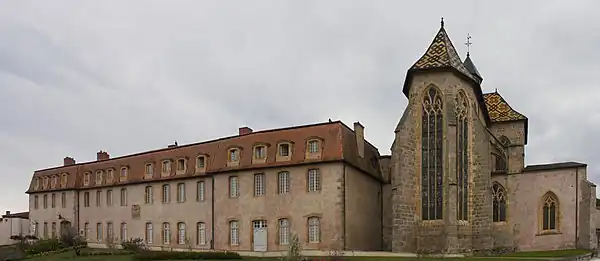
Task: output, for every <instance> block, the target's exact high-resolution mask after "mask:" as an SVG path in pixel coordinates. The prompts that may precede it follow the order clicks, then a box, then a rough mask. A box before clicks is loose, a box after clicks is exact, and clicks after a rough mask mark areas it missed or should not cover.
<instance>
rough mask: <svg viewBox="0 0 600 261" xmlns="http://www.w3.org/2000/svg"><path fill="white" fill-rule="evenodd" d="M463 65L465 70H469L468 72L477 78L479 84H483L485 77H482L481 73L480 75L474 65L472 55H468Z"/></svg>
mask: <svg viewBox="0 0 600 261" xmlns="http://www.w3.org/2000/svg"><path fill="white" fill-rule="evenodd" d="M463 64H464V65H465V68H467V71H469V73H471V75H473V77H475V79H476V80H477V82H478V83H479V84H481V83H482V82H483V77H482V76H481V73H479V70H477V67H476V66H475V63H473V61H472V60H471V55H470V54H469V53H467V58H466V59H465V61H464V62H463Z"/></svg>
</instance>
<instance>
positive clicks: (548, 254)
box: [503, 249, 591, 257]
mask: <svg viewBox="0 0 600 261" xmlns="http://www.w3.org/2000/svg"><path fill="white" fill-rule="evenodd" d="M588 253H591V251H589V250H585V249H566V250H554V251H531V252H516V253H510V254H505V255H503V256H506V257H568V256H579V255H583V254H588Z"/></svg>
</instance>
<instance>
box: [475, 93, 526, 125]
mask: <svg viewBox="0 0 600 261" xmlns="http://www.w3.org/2000/svg"><path fill="white" fill-rule="evenodd" d="M483 99H484V100H485V105H486V106H487V109H488V114H489V115H490V119H491V120H492V122H506V121H517V120H527V117H525V116H524V115H523V114H521V113H519V112H517V111H515V110H514V109H513V108H512V107H510V105H508V102H506V100H504V98H502V96H501V95H500V94H499V93H498V92H492V93H484V94H483Z"/></svg>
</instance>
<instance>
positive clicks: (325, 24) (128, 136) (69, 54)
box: [0, 0, 600, 211]
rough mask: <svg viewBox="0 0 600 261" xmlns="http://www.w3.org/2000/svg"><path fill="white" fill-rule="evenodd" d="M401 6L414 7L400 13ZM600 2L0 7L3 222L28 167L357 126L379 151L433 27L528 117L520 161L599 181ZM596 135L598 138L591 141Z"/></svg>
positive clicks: (22, 197)
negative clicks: (242, 131)
mask: <svg viewBox="0 0 600 261" xmlns="http://www.w3.org/2000/svg"><path fill="white" fill-rule="evenodd" d="M409 3H410V4H409ZM599 9H600V2H598V1H594V0H589V1H548V0H545V1H485V4H484V3H483V1H477V0H471V1H410V2H408V1H349V0H340V1H326V0H319V1H307V0H302V1H293V2H292V1H283V0H277V1H262V0H261V1H258V0H256V1H222V0H218V1H148V0H146V1H122V0H118V1H108V0H102V1H75V0H73V1H58V0H53V1H25V0H5V1H2V2H0V178H2V180H3V182H2V183H0V189H2V194H1V195H2V197H0V211H2V210H3V209H10V210H12V211H22V210H27V208H28V205H27V196H26V194H24V191H25V190H26V189H27V187H28V185H29V182H30V178H31V175H32V173H33V171H34V170H36V169H40V168H47V167H52V166H57V165H60V164H62V160H63V157H65V156H72V157H74V158H75V159H76V160H77V161H90V160H94V159H95V156H96V152H97V151H98V150H105V151H108V152H109V153H110V154H111V156H119V155H126V154H129V153H134V152H139V151H144V150H150V149H156V148H161V147H165V146H167V145H168V144H170V143H172V142H173V141H175V140H177V141H178V142H179V143H180V144H185V143H192V142H198V141H202V140H207V139H213V138H218V137H222V136H229V135H233V134H236V133H237V131H238V127H240V126H245V125H247V126H249V127H251V128H253V129H254V130H263V129H269V128H278V127H286V126H291V125H303V124H310V123H316V122H325V121H327V120H328V119H329V118H331V119H333V120H337V119H340V120H342V121H343V122H345V123H346V124H348V125H350V126H351V125H352V123H353V122H354V121H360V122H361V123H363V125H365V126H366V130H365V134H366V137H367V139H368V140H370V141H371V142H372V143H374V144H375V145H376V146H377V147H379V149H380V151H381V153H382V154H387V153H389V148H390V145H391V143H392V141H393V138H394V133H393V131H394V128H395V126H396V124H397V123H398V121H399V119H400V117H401V115H402V112H403V109H404V108H405V106H406V103H407V102H406V99H405V97H404V96H403V94H402V84H403V81H404V77H405V73H406V70H407V69H408V68H409V67H410V66H411V65H412V64H413V63H414V62H415V61H416V60H417V59H418V58H419V57H420V56H421V55H422V54H423V52H424V51H425V50H426V49H427V47H428V45H429V44H430V42H431V40H432V39H433V37H434V35H435V33H436V32H437V30H438V29H439V25H440V24H439V21H440V17H442V16H443V17H444V18H445V22H446V26H445V27H446V30H447V32H448V34H449V35H450V37H451V39H452V41H453V42H454V45H455V46H456V48H457V49H458V52H459V53H460V54H461V56H462V57H463V58H464V56H465V53H466V46H465V45H464V44H463V43H464V39H465V37H466V36H467V34H468V33H470V34H471V35H472V37H473V38H472V42H473V45H472V46H471V56H472V59H473V61H474V62H475V64H476V65H477V67H478V69H479V71H480V72H481V74H482V75H483V77H484V79H485V80H484V82H483V89H484V92H491V91H494V89H496V88H497V89H498V91H499V92H500V94H502V95H503V96H504V97H505V98H506V99H507V100H508V101H509V103H510V104H511V105H512V106H513V108H515V109H516V110H518V111H520V112H521V113H523V114H525V115H526V116H528V117H529V119H530V120H529V126H530V127H529V145H528V146H527V149H526V156H527V164H538V163H549V162H554V161H580V162H585V163H588V164H590V165H589V167H588V175H589V178H590V179H591V180H592V181H593V182H596V183H600V174H599V173H598V171H599V170H600V163H597V159H598V156H600V151H599V149H598V145H600V142H597V139H596V137H597V134H596V133H597V132H598V128H599V127H600V114H599V113H598V111H600V102H598V100H597V99H595V98H593V97H598V96H600V88H599V87H598V83H599V82H600V73H598V72H600V62H599V61H600V52H599V51H598V50H597V46H598V45H599V44H600V22H598V20H597V19H598V18H597V10H599ZM595 134H596V135H595Z"/></svg>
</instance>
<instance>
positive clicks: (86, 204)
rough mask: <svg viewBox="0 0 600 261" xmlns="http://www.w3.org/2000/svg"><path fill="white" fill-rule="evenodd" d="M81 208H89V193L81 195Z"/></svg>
mask: <svg viewBox="0 0 600 261" xmlns="http://www.w3.org/2000/svg"><path fill="white" fill-rule="evenodd" d="M83 206H84V207H86V208H87V207H89V206H90V193H89V192H84V193H83Z"/></svg>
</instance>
